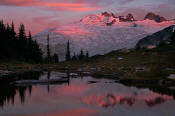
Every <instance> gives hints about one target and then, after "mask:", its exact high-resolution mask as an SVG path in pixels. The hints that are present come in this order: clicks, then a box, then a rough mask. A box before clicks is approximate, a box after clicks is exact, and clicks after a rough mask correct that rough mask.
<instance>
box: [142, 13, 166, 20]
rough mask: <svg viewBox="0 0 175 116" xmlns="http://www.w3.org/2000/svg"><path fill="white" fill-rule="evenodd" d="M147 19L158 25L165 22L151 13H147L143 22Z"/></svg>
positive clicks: (162, 18)
mask: <svg viewBox="0 0 175 116" xmlns="http://www.w3.org/2000/svg"><path fill="white" fill-rule="evenodd" d="M147 19H149V20H154V21H156V22H158V23H160V22H163V21H167V19H166V18H164V17H161V16H159V15H156V14H154V13H152V12H150V13H148V14H147V15H146V16H145V18H144V20H147Z"/></svg>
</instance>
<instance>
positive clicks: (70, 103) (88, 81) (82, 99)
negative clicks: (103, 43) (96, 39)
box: [0, 72, 175, 116]
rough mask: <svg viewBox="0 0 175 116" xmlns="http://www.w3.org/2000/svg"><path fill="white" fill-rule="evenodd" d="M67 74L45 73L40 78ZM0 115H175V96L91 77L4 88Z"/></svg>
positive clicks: (0, 98)
mask: <svg viewBox="0 0 175 116" xmlns="http://www.w3.org/2000/svg"><path fill="white" fill-rule="evenodd" d="M64 76H65V74H63V73H58V72H50V73H47V72H45V73H44V74H42V75H40V76H39V77H38V79H39V80H45V79H58V78H60V77H64ZM0 92H1V93H0V107H1V108H0V116H175V100H174V98H173V96H170V95H165V94H162V95H161V94H159V93H156V92H153V91H151V90H149V89H147V88H145V89H137V88H136V87H127V86H125V85H122V84H120V83H116V82H115V81H113V80H108V79H97V78H93V77H91V76H84V77H77V78H69V81H68V82H65V83H59V84H43V85H39V84H35V85H25V84H18V85H10V84H9V85H8V86H3V87H2V88H1V89H0Z"/></svg>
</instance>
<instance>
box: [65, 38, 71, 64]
mask: <svg viewBox="0 0 175 116" xmlns="http://www.w3.org/2000/svg"><path fill="white" fill-rule="evenodd" d="M70 60H71V56H70V43H69V41H68V42H67V51H66V61H70Z"/></svg>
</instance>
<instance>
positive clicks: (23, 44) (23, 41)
mask: <svg viewBox="0 0 175 116" xmlns="http://www.w3.org/2000/svg"><path fill="white" fill-rule="evenodd" d="M18 38H19V42H18V51H19V54H18V55H19V56H21V58H24V59H26V57H27V54H26V51H27V38H26V34H25V27H24V25H23V24H21V25H20V28H19V36H18Z"/></svg>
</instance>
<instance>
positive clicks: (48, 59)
mask: <svg viewBox="0 0 175 116" xmlns="http://www.w3.org/2000/svg"><path fill="white" fill-rule="evenodd" d="M49 41H50V38H49V34H48V35H47V61H48V62H50V61H51V56H50V43H49Z"/></svg>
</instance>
